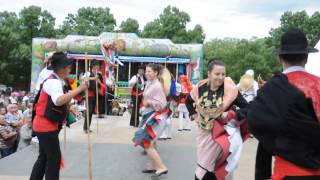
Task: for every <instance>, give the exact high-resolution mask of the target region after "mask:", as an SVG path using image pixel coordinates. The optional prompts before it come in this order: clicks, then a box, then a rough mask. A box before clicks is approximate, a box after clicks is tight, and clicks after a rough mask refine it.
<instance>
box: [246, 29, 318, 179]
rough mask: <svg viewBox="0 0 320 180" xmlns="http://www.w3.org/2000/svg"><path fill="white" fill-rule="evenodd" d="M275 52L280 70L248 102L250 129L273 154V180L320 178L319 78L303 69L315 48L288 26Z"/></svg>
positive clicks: (315, 50) (301, 33) (301, 34)
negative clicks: (254, 97)
mask: <svg viewBox="0 0 320 180" xmlns="http://www.w3.org/2000/svg"><path fill="white" fill-rule="evenodd" d="M277 51H278V57H279V61H280V63H281V65H282V67H283V69H284V71H283V73H279V74H277V75H275V76H273V77H272V79H271V80H269V81H268V82H267V83H266V84H265V85H264V86H263V87H262V88H261V89H260V90H259V93H258V96H257V98H256V99H255V100H254V101H253V102H252V104H251V105H250V111H249V112H248V123H249V126H250V130H251V132H252V134H253V135H254V136H255V137H256V138H257V139H258V140H259V143H261V145H262V146H263V148H265V149H266V150H267V151H268V152H270V153H272V154H273V155H274V156H275V162H274V171H273V176H272V179H273V180H300V179H301V180H313V179H320V141H319V138H320V78H319V77H317V76H314V75H312V74H309V73H308V72H306V71H305V69H304V67H305V64H306V63H307V60H308V53H312V52H317V51H318V50H317V49H315V48H308V41H307V38H306V36H305V34H304V33H303V32H302V31H301V30H298V29H291V30H288V31H287V32H285V33H284V34H283V35H282V37H281V43H280V48H279V49H278V50H277ZM269 178H270V177H269Z"/></svg>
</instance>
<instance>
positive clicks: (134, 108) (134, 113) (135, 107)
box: [130, 96, 142, 127]
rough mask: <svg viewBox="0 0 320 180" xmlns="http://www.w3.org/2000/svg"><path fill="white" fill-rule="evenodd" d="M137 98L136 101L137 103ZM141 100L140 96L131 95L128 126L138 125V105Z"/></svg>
mask: <svg viewBox="0 0 320 180" xmlns="http://www.w3.org/2000/svg"><path fill="white" fill-rule="evenodd" d="M137 99H138V103H137ZM141 101H142V96H138V98H137V97H136V96H131V104H132V106H131V107H132V111H131V118H130V126H134V127H138V126H139V110H140V108H139V105H140V103H141Z"/></svg>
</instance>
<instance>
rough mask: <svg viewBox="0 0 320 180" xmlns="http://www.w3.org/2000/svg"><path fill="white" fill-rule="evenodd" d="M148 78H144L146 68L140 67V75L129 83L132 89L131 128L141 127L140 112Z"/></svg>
mask: <svg viewBox="0 0 320 180" xmlns="http://www.w3.org/2000/svg"><path fill="white" fill-rule="evenodd" d="M145 82H146V78H145V77H144V66H139V67H138V73H137V74H136V75H134V76H133V77H132V78H131V79H130V81H129V87H132V91H131V107H132V111H131V118H130V126H134V127H138V125H139V116H140V115H139V111H140V104H141V101H142V93H143V90H144V86H145Z"/></svg>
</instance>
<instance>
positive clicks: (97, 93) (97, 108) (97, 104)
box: [96, 70, 100, 134]
mask: <svg viewBox="0 0 320 180" xmlns="http://www.w3.org/2000/svg"><path fill="white" fill-rule="evenodd" d="M96 77H97V78H98V70H96ZM98 80H99V79H97V80H96V111H97V116H98V118H97V134H99V132H98V131H99V115H100V114H99V90H98Z"/></svg>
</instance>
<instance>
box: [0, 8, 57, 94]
mask: <svg viewBox="0 0 320 180" xmlns="http://www.w3.org/2000/svg"><path fill="white" fill-rule="evenodd" d="M54 25H55V18H54V17H53V16H52V15H51V14H50V13H49V12H48V11H46V10H42V9H41V8H40V7H37V6H29V7H25V8H24V9H22V10H21V12H20V13H19V16H17V14H16V13H10V12H6V11H4V12H0V51H1V53H0V71H1V76H0V82H1V83H4V84H7V85H11V86H18V87H21V86H22V87H25V88H26V87H27V85H28V83H29V82H30V74H31V72H30V71H31V43H32V38H34V37H48V38H51V37H54V36H55V29H54Z"/></svg>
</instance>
